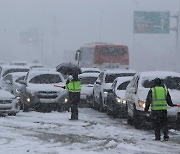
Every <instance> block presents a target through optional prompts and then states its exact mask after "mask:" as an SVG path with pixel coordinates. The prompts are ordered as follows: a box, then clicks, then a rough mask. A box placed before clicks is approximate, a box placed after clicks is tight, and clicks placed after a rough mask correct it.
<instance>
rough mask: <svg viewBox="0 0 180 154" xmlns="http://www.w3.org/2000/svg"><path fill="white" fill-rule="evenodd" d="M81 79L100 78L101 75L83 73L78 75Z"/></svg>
mask: <svg viewBox="0 0 180 154" xmlns="http://www.w3.org/2000/svg"><path fill="white" fill-rule="evenodd" d="M78 76H79V77H80V78H81V77H98V76H99V73H82V74H79V75H78Z"/></svg>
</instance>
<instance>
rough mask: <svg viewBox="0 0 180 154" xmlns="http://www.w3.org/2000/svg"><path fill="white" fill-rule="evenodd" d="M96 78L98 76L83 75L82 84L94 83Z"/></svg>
mask: <svg viewBox="0 0 180 154" xmlns="http://www.w3.org/2000/svg"><path fill="white" fill-rule="evenodd" d="M96 79H97V77H83V78H80V80H81V84H94V82H95V81H96Z"/></svg>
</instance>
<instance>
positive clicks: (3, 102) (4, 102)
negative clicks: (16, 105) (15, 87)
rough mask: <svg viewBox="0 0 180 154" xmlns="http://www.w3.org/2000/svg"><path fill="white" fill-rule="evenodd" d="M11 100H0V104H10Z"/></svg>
mask: <svg viewBox="0 0 180 154" xmlns="http://www.w3.org/2000/svg"><path fill="white" fill-rule="evenodd" d="M11 103H12V100H0V104H11Z"/></svg>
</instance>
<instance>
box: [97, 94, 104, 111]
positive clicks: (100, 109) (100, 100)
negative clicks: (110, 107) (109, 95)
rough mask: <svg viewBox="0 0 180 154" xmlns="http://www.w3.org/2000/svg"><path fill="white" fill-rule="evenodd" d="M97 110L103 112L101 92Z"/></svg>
mask: <svg viewBox="0 0 180 154" xmlns="http://www.w3.org/2000/svg"><path fill="white" fill-rule="evenodd" d="M98 110H99V111H100V112H104V108H103V103H102V96H101V94H100V96H99V107H98Z"/></svg>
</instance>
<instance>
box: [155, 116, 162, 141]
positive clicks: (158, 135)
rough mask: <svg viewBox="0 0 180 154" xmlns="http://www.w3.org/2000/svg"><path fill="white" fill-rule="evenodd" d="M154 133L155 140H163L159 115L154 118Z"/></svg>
mask: <svg viewBox="0 0 180 154" xmlns="http://www.w3.org/2000/svg"><path fill="white" fill-rule="evenodd" d="M154 133H155V140H161V131H160V121H159V117H158V116H157V115H156V116H155V117H154Z"/></svg>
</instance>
